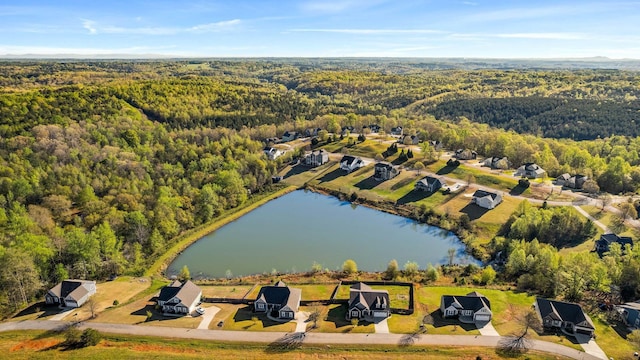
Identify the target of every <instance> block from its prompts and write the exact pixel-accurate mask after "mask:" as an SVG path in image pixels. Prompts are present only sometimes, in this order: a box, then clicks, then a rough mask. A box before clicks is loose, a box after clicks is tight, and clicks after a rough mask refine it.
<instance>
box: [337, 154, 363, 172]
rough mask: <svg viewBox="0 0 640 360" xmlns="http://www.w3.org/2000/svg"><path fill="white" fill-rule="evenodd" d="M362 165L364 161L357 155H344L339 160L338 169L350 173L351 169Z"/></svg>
mask: <svg viewBox="0 0 640 360" xmlns="http://www.w3.org/2000/svg"><path fill="white" fill-rule="evenodd" d="M363 166H364V161H363V160H362V159H360V158H359V157H355V156H351V155H345V156H343V157H342V159H341V160H340V169H342V170H344V171H346V172H347V173H350V172H352V171H353V170H356V169H359V168H361V167H363Z"/></svg>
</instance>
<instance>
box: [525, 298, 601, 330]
mask: <svg viewBox="0 0 640 360" xmlns="http://www.w3.org/2000/svg"><path fill="white" fill-rule="evenodd" d="M536 303H537V304H538V311H540V316H541V317H542V319H545V318H551V319H553V320H557V321H565V322H570V323H573V324H575V325H579V326H581V327H585V328H591V329H594V330H595V326H593V322H592V321H591V318H589V316H588V315H587V314H585V313H584V311H582V307H580V305H578V304H574V303H568V302H563V301H555V300H548V299H543V298H536Z"/></svg>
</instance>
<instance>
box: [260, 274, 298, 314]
mask: <svg viewBox="0 0 640 360" xmlns="http://www.w3.org/2000/svg"><path fill="white" fill-rule="evenodd" d="M301 298H302V290H301V289H296V288H290V287H289V286H287V284H285V283H284V282H283V281H278V282H277V283H276V284H275V285H267V286H263V287H262V288H261V289H260V292H259V293H258V297H257V298H256V300H258V299H260V300H263V301H265V302H266V303H267V304H279V305H280V306H281V307H285V306H287V307H289V308H290V309H291V310H293V311H298V304H300V299H301Z"/></svg>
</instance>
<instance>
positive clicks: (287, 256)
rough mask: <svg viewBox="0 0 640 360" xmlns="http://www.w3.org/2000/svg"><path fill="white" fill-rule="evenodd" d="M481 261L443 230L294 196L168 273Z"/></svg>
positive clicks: (184, 257) (193, 250) (200, 245)
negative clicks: (185, 268) (351, 263)
mask: <svg viewBox="0 0 640 360" xmlns="http://www.w3.org/2000/svg"><path fill="white" fill-rule="evenodd" d="M450 248H454V249H456V262H458V263H463V264H464V263H469V262H474V263H477V261H476V260H474V259H473V258H471V257H469V256H468V255H466V254H465V253H464V245H463V244H462V243H461V242H460V240H459V239H458V237H457V236H455V235H454V234H453V233H451V232H449V231H445V230H442V229H440V228H437V227H434V226H429V225H423V224H418V223H416V222H415V221H413V220H410V219H406V218H403V217H400V216H396V215H391V214H387V213H384V212H380V211H377V210H373V209H369V208H366V207H364V206H355V205H352V204H351V203H349V202H345V201H340V200H338V199H336V198H334V197H331V196H325V195H320V194H316V193H313V192H305V191H295V192H293V193H290V194H288V195H285V196H283V197H280V198H278V199H276V200H273V201H271V202H269V203H267V204H265V205H263V206H261V207H260V208H258V209H256V210H254V211H252V212H251V213H249V214H247V215H244V216H243V217H241V218H240V219H238V220H236V221H234V222H232V223H230V224H227V225H225V226H224V227H222V228H220V229H218V230H217V231H215V232H213V233H211V234H209V235H207V236H205V237H203V238H202V239H200V240H198V241H197V242H195V243H194V244H193V245H191V246H190V247H188V248H187V249H186V250H185V251H184V252H183V253H182V254H181V255H179V256H178V257H177V258H176V259H175V260H174V261H173V263H171V265H170V266H169V268H168V269H167V274H168V275H174V274H178V273H179V271H180V269H182V267H183V266H184V265H187V266H188V267H189V270H190V272H191V275H192V276H193V277H196V278H198V277H225V276H243V275H251V274H261V273H271V272H273V271H274V269H275V271H277V272H304V271H307V270H310V269H311V266H312V264H313V263H314V262H316V263H318V264H321V265H322V267H323V268H327V269H332V270H336V269H339V268H341V266H342V263H343V262H344V261H345V260H346V259H353V260H355V262H356V263H357V264H358V269H359V270H365V271H383V270H385V269H386V267H387V263H388V262H389V261H390V260H391V259H396V260H397V261H398V264H399V265H400V268H402V267H403V265H404V264H405V263H406V262H407V261H415V262H417V263H418V265H420V268H421V269H423V268H425V267H426V266H427V264H428V263H432V264H434V265H436V264H444V263H447V262H448V261H449V260H448V256H447V251H448V249H450Z"/></svg>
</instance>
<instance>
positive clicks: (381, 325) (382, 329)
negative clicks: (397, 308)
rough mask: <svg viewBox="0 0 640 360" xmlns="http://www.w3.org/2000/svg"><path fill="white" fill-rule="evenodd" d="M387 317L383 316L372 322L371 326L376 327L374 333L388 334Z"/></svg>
mask: <svg viewBox="0 0 640 360" xmlns="http://www.w3.org/2000/svg"><path fill="white" fill-rule="evenodd" d="M387 320H389V318H385V319H384V320H381V321H378V322H377V323H374V324H373V326H374V327H375V329H376V334H388V333H389V324H388V323H387Z"/></svg>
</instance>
